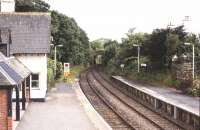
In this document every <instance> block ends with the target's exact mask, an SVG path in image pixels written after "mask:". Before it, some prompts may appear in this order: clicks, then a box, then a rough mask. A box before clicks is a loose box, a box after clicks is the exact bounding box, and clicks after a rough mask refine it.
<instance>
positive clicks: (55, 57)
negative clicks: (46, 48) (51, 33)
mask: <svg viewBox="0 0 200 130" xmlns="http://www.w3.org/2000/svg"><path fill="white" fill-rule="evenodd" d="M52 40H53V38H52ZM51 46H53V47H54V48H55V51H54V78H55V77H56V70H57V65H56V64H57V56H56V53H57V47H63V45H62V44H60V45H54V44H51Z"/></svg>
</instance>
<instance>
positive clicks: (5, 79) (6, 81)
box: [0, 69, 16, 87]
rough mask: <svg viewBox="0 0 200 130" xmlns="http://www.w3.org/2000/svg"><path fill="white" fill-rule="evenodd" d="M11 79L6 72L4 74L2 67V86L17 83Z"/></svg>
mask: <svg viewBox="0 0 200 130" xmlns="http://www.w3.org/2000/svg"><path fill="white" fill-rule="evenodd" d="M9 79H11V78H10V77H7V76H6V75H5V74H3V73H2V72H1V69H0V87H1V86H12V85H15V84H16V83H15V82H14V81H12V80H9Z"/></svg>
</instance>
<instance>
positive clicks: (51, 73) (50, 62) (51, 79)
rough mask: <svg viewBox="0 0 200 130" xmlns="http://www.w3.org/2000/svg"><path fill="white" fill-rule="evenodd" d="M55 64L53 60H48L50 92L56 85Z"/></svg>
mask: <svg viewBox="0 0 200 130" xmlns="http://www.w3.org/2000/svg"><path fill="white" fill-rule="evenodd" d="M53 68H54V62H53V60H51V59H48V66H47V70H48V72H47V73H48V74H47V75H48V77H47V78H48V79H47V80H48V90H50V89H51V88H52V87H53V86H54V85H55V80H54V69H53Z"/></svg>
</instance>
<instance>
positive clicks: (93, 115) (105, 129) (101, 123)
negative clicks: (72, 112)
mask: <svg viewBox="0 0 200 130" xmlns="http://www.w3.org/2000/svg"><path fill="white" fill-rule="evenodd" d="M74 85H76V87H73V89H74V90H75V92H76V94H77V96H78V99H79V100H80V102H81V104H82V105H83V107H84V110H85V112H86V114H87V115H88V117H89V119H90V120H91V122H92V123H93V124H94V126H95V127H96V128H97V129H99V130H112V128H111V127H110V125H108V123H107V122H106V121H105V120H104V119H103V118H102V117H101V116H100V115H99V113H98V112H97V111H96V110H95V109H94V108H93V106H92V105H91V104H90V102H89V101H88V99H87V98H86V96H85V95H84V94H83V91H82V90H81V88H80V86H79V83H78V82H76V83H75V84H74Z"/></svg>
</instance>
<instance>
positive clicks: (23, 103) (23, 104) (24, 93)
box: [22, 82, 26, 110]
mask: <svg viewBox="0 0 200 130" xmlns="http://www.w3.org/2000/svg"><path fill="white" fill-rule="evenodd" d="M25 89H26V86H25V82H22V110H26V90H25Z"/></svg>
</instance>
